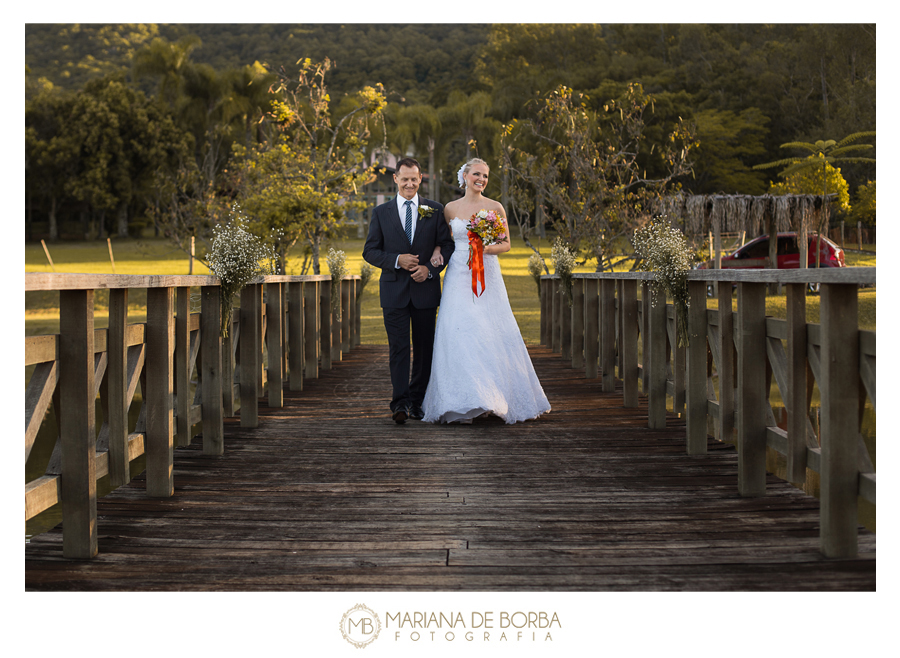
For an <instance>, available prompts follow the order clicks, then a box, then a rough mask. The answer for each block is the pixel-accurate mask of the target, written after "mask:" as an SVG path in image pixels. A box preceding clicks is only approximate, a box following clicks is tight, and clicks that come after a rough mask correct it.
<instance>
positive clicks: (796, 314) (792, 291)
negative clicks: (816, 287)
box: [783, 283, 807, 484]
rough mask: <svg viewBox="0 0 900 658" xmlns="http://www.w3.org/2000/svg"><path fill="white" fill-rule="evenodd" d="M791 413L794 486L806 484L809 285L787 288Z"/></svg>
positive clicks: (788, 399) (790, 468) (789, 471)
mask: <svg viewBox="0 0 900 658" xmlns="http://www.w3.org/2000/svg"><path fill="white" fill-rule="evenodd" d="M787 336H788V337H787V359H788V394H787V395H786V396H784V395H783V397H784V403H785V404H784V406H785V407H787V413H788V427H787V434H788V449H787V455H786V457H787V473H786V475H785V477H787V479H788V480H790V481H791V482H794V483H797V484H802V483H803V482H806V423H807V419H806V391H807V374H806V370H807V366H806V350H807V345H806V284H805V283H789V284H787Z"/></svg>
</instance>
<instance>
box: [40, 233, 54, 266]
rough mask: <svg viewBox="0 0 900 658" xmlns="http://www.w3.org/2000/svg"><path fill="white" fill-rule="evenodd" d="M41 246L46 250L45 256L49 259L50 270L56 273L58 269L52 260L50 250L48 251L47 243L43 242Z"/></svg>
mask: <svg viewBox="0 0 900 658" xmlns="http://www.w3.org/2000/svg"><path fill="white" fill-rule="evenodd" d="M41 246H42V247H43V248H44V255H45V256H46V257H47V262H48V263H50V269H51V270H53V271H54V272H55V271H56V268H55V267H54V266H53V259H52V258H50V250H49V249H47V243H46V242H44V241H43V240H41Z"/></svg>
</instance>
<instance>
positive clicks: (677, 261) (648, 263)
mask: <svg viewBox="0 0 900 658" xmlns="http://www.w3.org/2000/svg"><path fill="white" fill-rule="evenodd" d="M633 242H634V248H635V250H636V251H637V254H638V256H639V257H640V258H641V266H640V267H641V269H642V270H643V271H645V272H653V273H654V274H655V275H656V278H655V280H653V281H651V282H650V303H651V304H652V305H653V306H654V307H655V306H656V304H657V302H658V301H659V298H660V296H662V303H663V304H665V303H666V296H667V295H668V296H670V297H671V298H672V301H673V303H674V304H675V310H676V317H677V318H678V327H677V332H676V333H677V334H678V346H679V347H683V346H685V345H687V344H688V341H689V334H688V326H687V309H688V306H690V297H689V296H688V285H687V274H688V272H689V271H690V269H691V265H692V263H693V259H694V255H693V253H692V251H691V248H690V246H689V245H688V243H687V240H686V239H685V237H684V234H683V233H682V232H681V231H679V230H678V229H677V228H675V227H674V226H672V225H670V224H669V222H668V219H667V218H666V217H665V215H663V216H658V217H654V218H653V219H651V220H650V222H649V223H648V224H646V225H645V226H643V227H642V228H639V229H638V230H636V231H635V232H634V240H633Z"/></svg>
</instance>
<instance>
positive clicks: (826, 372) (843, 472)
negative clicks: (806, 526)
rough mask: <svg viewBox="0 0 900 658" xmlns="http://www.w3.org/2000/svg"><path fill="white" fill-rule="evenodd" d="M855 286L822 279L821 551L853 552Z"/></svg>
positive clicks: (856, 391) (830, 554) (855, 547)
mask: <svg viewBox="0 0 900 658" xmlns="http://www.w3.org/2000/svg"><path fill="white" fill-rule="evenodd" d="M857 295H858V290H857V286H856V285H850V284H822V290H821V313H820V317H821V322H822V324H821V326H822V347H821V368H822V379H821V380H820V381H819V391H820V392H821V395H822V471H821V476H822V481H821V493H820V500H821V502H822V507H821V526H820V532H819V539H820V545H821V550H822V553H823V554H825V556H826V557H844V558H847V557H855V556H856V554H857V551H858V545H857V542H858V538H857V524H858V521H857V501H856V498H857V492H858V478H859V468H858V466H857V463H858V457H857V451H858V448H857V435H858V433H859V426H858V416H857V413H858V405H859V330H858V322H859V317H858V316H859V309H858V304H859V302H858V299H857Z"/></svg>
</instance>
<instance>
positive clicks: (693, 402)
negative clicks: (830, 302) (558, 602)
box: [685, 281, 765, 455]
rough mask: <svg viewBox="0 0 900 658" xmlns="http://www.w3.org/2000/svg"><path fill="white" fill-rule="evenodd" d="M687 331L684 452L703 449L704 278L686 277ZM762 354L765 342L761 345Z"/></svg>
mask: <svg viewBox="0 0 900 658" xmlns="http://www.w3.org/2000/svg"><path fill="white" fill-rule="evenodd" d="M688 295H689V296H690V299H691V304H690V307H689V308H688V334H689V336H690V338H689V342H688V347H687V355H686V359H685V360H686V364H685V365H686V380H687V384H686V387H685V388H686V390H685V406H686V407H687V454H689V455H702V454H705V453H706V437H707V433H706V415H707V414H706V412H707V406H708V398H707V394H706V382H707V378H706V359H707V347H706V281H688ZM762 353H763V354H765V346H763V352H762Z"/></svg>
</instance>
